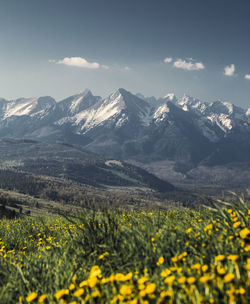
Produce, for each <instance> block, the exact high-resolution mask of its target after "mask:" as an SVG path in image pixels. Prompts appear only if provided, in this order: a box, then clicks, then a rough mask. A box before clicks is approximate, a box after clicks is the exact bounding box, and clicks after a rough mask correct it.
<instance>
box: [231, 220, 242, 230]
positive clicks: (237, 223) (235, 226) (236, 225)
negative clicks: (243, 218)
mask: <svg viewBox="0 0 250 304" xmlns="http://www.w3.org/2000/svg"><path fill="white" fill-rule="evenodd" d="M240 225H241V222H240V221H238V222H235V223H234V224H233V227H234V228H238V227H239V226H240Z"/></svg>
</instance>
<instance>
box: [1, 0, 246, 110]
mask: <svg viewBox="0 0 250 304" xmlns="http://www.w3.org/2000/svg"><path fill="white" fill-rule="evenodd" d="M249 15H250V1H249V0H239V1H231V0H215V1H214V0H209V1H205V0H204V1H202V0H188V1H187V0H172V1H168V0H165V1H163V0H157V1H156V0H155V1H149V0H126V1H119V0H105V1H104V0H71V1H69V0H67V1H66V0H43V1H40V0H0V96H2V97H4V98H17V97H20V96H25V97H29V96H40V95H51V96H53V97H55V98H56V99H62V98H63V97H66V96H68V95H72V94H74V93H76V92H79V91H81V90H84V89H85V88H90V89H91V90H92V91H93V93H94V94H96V95H101V96H106V95H108V94H109V93H111V92H112V91H113V90H115V89H117V88H119V87H123V88H125V89H127V90H129V91H131V92H133V93H137V92H141V93H143V94H144V95H146V96H151V95H155V96H157V97H158V96H163V95H165V94H167V93H169V92H174V93H176V95H177V96H181V95H183V94H184V93H187V94H189V95H192V96H195V97H198V98H201V99H202V100H204V101H212V100H217V99H222V100H226V101H229V102H233V103H235V104H238V105H241V106H243V107H250V79H248V78H250V39H249V32H250V18H249ZM166 58H168V59H167V60H165V59H166ZM164 60H165V61H167V62H164ZM226 67H228V68H227V69H226V70H225V68H226ZM247 75H249V76H247Z"/></svg>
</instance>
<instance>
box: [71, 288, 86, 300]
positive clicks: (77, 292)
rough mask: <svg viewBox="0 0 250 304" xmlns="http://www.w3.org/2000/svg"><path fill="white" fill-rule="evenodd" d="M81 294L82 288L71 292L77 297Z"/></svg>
mask: <svg viewBox="0 0 250 304" xmlns="http://www.w3.org/2000/svg"><path fill="white" fill-rule="evenodd" d="M83 294H84V289H83V288H79V289H77V290H76V291H75V292H74V293H73V296H74V297H77V298H79V297H81V296H82V295H83Z"/></svg>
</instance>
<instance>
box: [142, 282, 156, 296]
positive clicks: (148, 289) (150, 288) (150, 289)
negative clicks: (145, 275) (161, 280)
mask: <svg viewBox="0 0 250 304" xmlns="http://www.w3.org/2000/svg"><path fill="white" fill-rule="evenodd" d="M155 290H156V285H155V283H150V284H148V285H147V287H146V289H145V291H146V293H147V294H151V293H154V292H155Z"/></svg>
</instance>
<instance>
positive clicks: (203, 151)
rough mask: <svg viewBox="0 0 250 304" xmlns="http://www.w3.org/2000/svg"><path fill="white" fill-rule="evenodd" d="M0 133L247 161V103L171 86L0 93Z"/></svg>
mask: <svg viewBox="0 0 250 304" xmlns="http://www.w3.org/2000/svg"><path fill="white" fill-rule="evenodd" d="M0 136H5V137H14V138H32V139H39V140H46V141H48V140H52V141H55V140H57V141H64V142H68V143H74V144H80V145H83V146H84V147H85V148H87V149H89V150H91V151H94V152H98V153H101V154H104V155H105V156H108V157H116V158H121V159H125V160H126V159H136V160H140V161H151V160H173V161H177V162H190V163H193V164H195V163H196V164H197V163H200V162H203V163H206V162H208V163H214V162H215V163H216V162H220V161H222V160H223V159H224V160H225V159H228V161H240V160H241V159H243V160H244V161H248V160H249V161H250V156H248V155H249V153H248V151H249V147H250V109H248V110H244V109H242V108H240V107H237V106H235V105H233V104H231V103H228V102H223V101H214V102H211V103H206V102H202V101H200V100H198V99H197V98H193V97H190V96H188V95H184V96H183V97H181V98H177V97H176V96H175V95H174V94H173V93H170V94H167V95H165V96H164V97H162V98H158V99H157V98H155V97H149V98H148V97H144V96H143V95H142V94H137V95H134V94H131V93H130V92H128V91H126V90H124V89H118V90H117V91H115V92H114V93H112V94H110V95H109V96H108V97H106V98H104V99H103V98H101V97H99V96H94V95H93V94H92V93H91V91H90V90H85V91H83V92H80V93H78V94H76V95H73V96H70V97H68V98H66V99H64V100H61V101H59V102H56V101H55V100H54V99H53V98H52V97H39V98H20V99H17V100H11V101H8V100H5V99H0ZM223 154H224V155H225V154H226V155H229V156H228V157H227V158H225V157H224V158H223Z"/></svg>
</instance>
